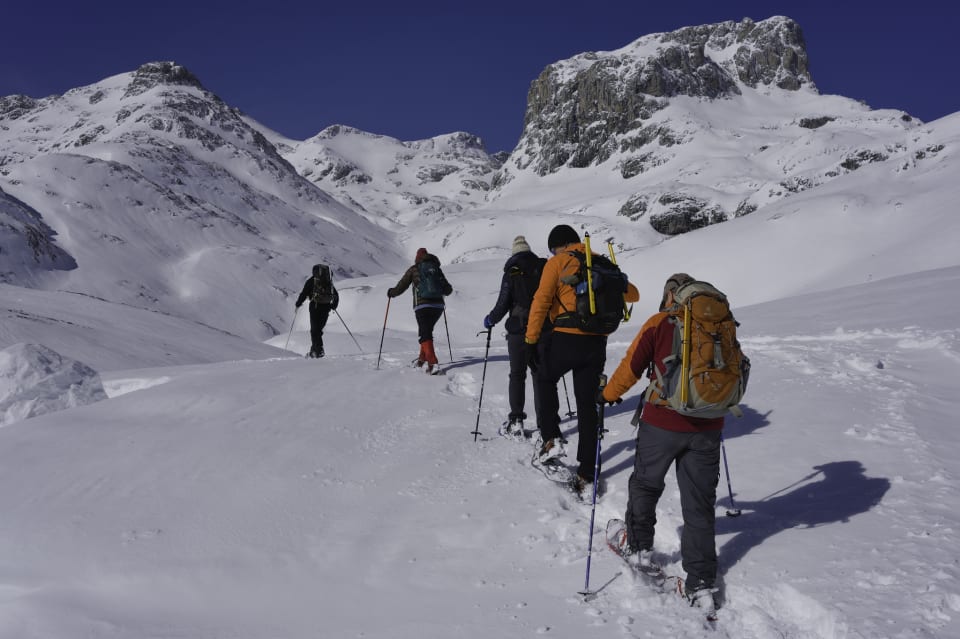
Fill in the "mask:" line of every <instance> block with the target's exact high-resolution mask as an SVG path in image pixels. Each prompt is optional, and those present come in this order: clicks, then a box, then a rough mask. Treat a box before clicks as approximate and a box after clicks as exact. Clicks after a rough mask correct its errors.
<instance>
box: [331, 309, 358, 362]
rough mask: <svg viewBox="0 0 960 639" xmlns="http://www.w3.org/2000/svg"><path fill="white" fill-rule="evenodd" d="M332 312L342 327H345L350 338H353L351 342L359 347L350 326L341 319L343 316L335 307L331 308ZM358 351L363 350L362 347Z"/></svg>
mask: <svg viewBox="0 0 960 639" xmlns="http://www.w3.org/2000/svg"><path fill="white" fill-rule="evenodd" d="M333 312H334V313H336V314H337V317H339V318H340V323H341V324H343V327H344V328H345V329H347V334H348V335H350V338H351V339H352V340H353V343H354V344H356V345H357V348H360V342H358V341H357V338H356V337H354V336H353V333H351V332H350V327H349V326H347V323H346V322H344V321H343V316H342V315H340V312H339V311H338V310H337V309H333ZM360 352H361V353H362V352H363V349H362V348H360Z"/></svg>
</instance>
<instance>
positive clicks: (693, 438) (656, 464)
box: [597, 273, 724, 608]
mask: <svg viewBox="0 0 960 639" xmlns="http://www.w3.org/2000/svg"><path fill="white" fill-rule="evenodd" d="M691 281H693V278H692V277H690V276H689V275H687V274H686V273H677V274H675V275H671V276H670V277H669V278H668V279H667V282H666V284H665V285H664V289H663V299H662V301H661V304H660V312H658V313H656V314H655V315H653V316H652V317H650V319H648V320H647V321H646V323H645V324H644V325H643V326H642V327H641V328H640V332H639V333H638V334H637V336H636V338H635V339H634V340H633V343H632V344H630V347H629V348H628V349H627V353H626V355H625V356H624V358H623V360H621V362H620V364H619V365H618V366H617V369H616V371H614V373H613V375H612V376H611V377H610V381H609V383H608V384H607V385H606V387H605V388H603V389H602V391H601V392H600V394H599V395H598V397H597V402H598V403H600V404H602V403H604V402H606V403H611V404H612V403H615V402H618V401H619V400H620V398H621V397H622V396H623V394H624V393H626V392H627V391H628V390H629V389H630V388H631V387H632V386H633V385H634V384H636V383H637V381H639V380H640V378H641V377H643V376H644V375H647V374H649V376H650V378H651V379H654V376H655V375H656V371H653V370H651V369H650V367H651V365H653V366H655V367H657V369H658V370H659V372H660V373H661V374H664V373H665V367H664V366H663V359H664V358H665V357H668V356H670V355H671V354H672V353H673V341H674V330H675V328H674V325H673V323H672V322H670V321H668V318H669V317H670V315H669V313H668V312H667V311H668V310H669V309H670V308H671V307H672V306H673V305H674V292H675V291H676V290H677V289H678V288H679V287H680V286H681V285H683V284H686V283H687V282H691ZM723 422H724V419H723V417H715V418H703V417H688V416H685V415H681V414H680V413H678V412H676V411H674V410H673V409H671V408H669V407H667V406H663V405H660V404H659V403H656V402H650V401H648V402H645V403H644V404H643V405H642V413H641V414H640V423H639V429H638V431H637V448H636V457H635V460H634V466H633V473H632V474H631V475H630V481H629V485H628V493H629V494H628V497H627V511H626V515H625V517H624V520H625V522H626V531H625V533H626V534H625V535H623V536H622V538H621V539H619V540H618V542H619V543H620V546H621V549H622V551H623V554H624V556H625V557H627V558H628V561H633V562H634V563H635V564H636V565H638V566H639V567H640V568H641V569H642V570H650V569H651V567H652V566H653V559H652V554H653V538H654V526H655V524H656V523H657V512H656V511H657V502H658V501H659V499H660V495H662V494H663V490H664V478H665V477H666V474H667V472H668V471H669V470H670V467H671V466H674V465H675V466H676V475H677V487H678V488H679V489H680V504H681V507H682V510H683V532H682V535H681V538H680V554H681V557H682V560H683V569H684V570H685V571H686V573H687V578H686V581H685V589H684V590H685V593H686V595H687V597H688V598H689V599H690V600H691V603H692V604H694V605H697V606H699V607H701V608H710V607H712V606H714V602H713V595H714V593H715V592H716V587H715V584H716V579H717V547H716V530H715V513H714V508H715V502H716V498H717V482H718V481H719V479H720V434H721V430H722V429H723Z"/></svg>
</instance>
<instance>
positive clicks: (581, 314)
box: [554, 251, 628, 335]
mask: <svg viewBox="0 0 960 639" xmlns="http://www.w3.org/2000/svg"><path fill="white" fill-rule="evenodd" d="M569 253H570V255H572V256H574V257H575V258H577V260H579V262H580V267H579V268H578V269H577V272H576V273H575V274H573V275H568V276H566V277H562V278H560V279H561V281H562V282H563V283H564V284H568V285H570V286H572V287H573V288H574V290H575V291H576V294H577V304H576V307H575V308H572V309H568V308H564V312H563V313H561V314H560V315H559V316H558V317H557V319H556V321H555V322H554V325H555V326H559V327H562V328H578V329H580V330H582V331H586V332H587V333H601V334H603V335H609V334H610V333H612V332H614V331H615V330H617V328H619V327H620V322H622V321H623V319H624V316H625V315H624V312H625V311H626V310H627V308H626V304H625V302H624V295H625V294H626V292H627V284H628V281H627V276H626V274H625V273H624V272H623V271H621V270H620V267H619V266H617V265H616V264H614V263H613V262H611V261H610V260H609V259H608V258H606V257H604V256H603V255H596V254H592V255H591V256H590V263H591V266H590V269H589V270H590V275H589V278H588V277H587V257H586V255H585V254H584V253H582V252H581V251H569ZM588 281H589V282H590V283H591V284H592V285H593V301H594V310H593V311H591V308H590V292H589V290H588V289H587V282H588Z"/></svg>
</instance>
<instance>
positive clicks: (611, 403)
mask: <svg viewBox="0 0 960 639" xmlns="http://www.w3.org/2000/svg"><path fill="white" fill-rule="evenodd" d="M596 402H597V403H598V404H606V405H607V406H614V405H616V404H620V403H622V402H623V398H622V397H618V398H616V399H607V398H606V397H604V396H603V389H602V388H598V389H597V397H596Z"/></svg>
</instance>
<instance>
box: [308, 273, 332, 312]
mask: <svg viewBox="0 0 960 639" xmlns="http://www.w3.org/2000/svg"><path fill="white" fill-rule="evenodd" d="M318 266H319V267H320V274H319V275H314V276H313V293H312V294H311V295H310V301H311V302H313V303H314V304H333V303H334V300H335V298H336V293H335V292H334V288H333V277H332V276H331V275H330V267H329V266H327V265H326V264H319V265H318Z"/></svg>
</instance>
